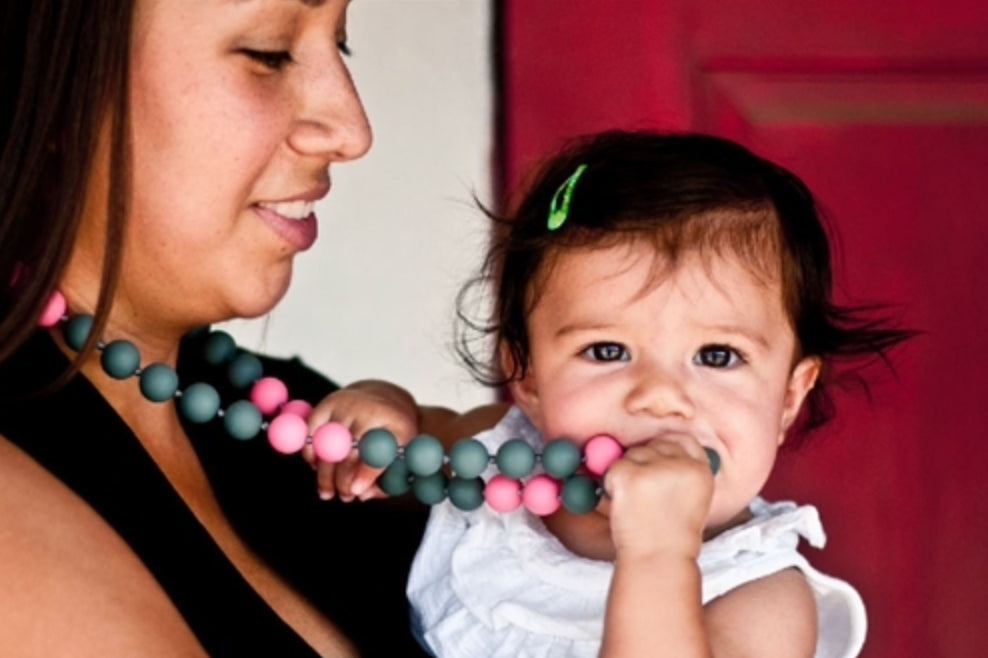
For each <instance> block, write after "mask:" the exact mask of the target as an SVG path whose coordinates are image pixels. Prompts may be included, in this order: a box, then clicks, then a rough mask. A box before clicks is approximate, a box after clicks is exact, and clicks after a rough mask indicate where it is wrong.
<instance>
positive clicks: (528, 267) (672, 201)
mask: <svg viewBox="0 0 988 658" xmlns="http://www.w3.org/2000/svg"><path fill="white" fill-rule="evenodd" d="M581 165H586V167H585V169H584V170H583V172H582V174H581V175H580V177H579V179H578V182H577V183H576V184H575V186H574V187H573V190H572V196H571V199H570V203H569V209H568V213H567V217H566V220H565V222H564V224H563V225H562V226H561V227H560V228H559V229H557V230H550V229H549V228H548V227H547V217H548V214H549V207H550V205H551V204H552V201H553V197H554V195H556V193H557V190H559V189H560V186H562V185H564V184H565V182H566V181H567V179H568V178H569V177H570V176H572V175H573V174H574V172H576V170H577V168H578V167H580V166H581ZM525 190H526V191H525V193H524V194H523V195H522V196H521V198H520V199H519V200H518V202H517V203H516V204H515V205H514V207H513V209H510V210H509V212H508V213H507V214H506V215H498V214H496V213H494V212H491V211H489V210H487V209H484V212H485V213H486V214H487V215H488V216H489V217H491V219H493V220H494V222H495V227H496V230H495V232H494V237H493V242H492V244H491V247H490V250H489V252H488V256H487V258H486V260H485V262H484V266H483V269H482V271H481V273H480V275H479V276H478V277H476V278H475V279H473V280H472V281H470V282H468V283H467V285H466V286H465V287H464V288H463V290H462V291H461V293H460V296H459V298H458V315H459V319H460V324H459V331H458V336H457V351H458V353H459V354H460V356H461V358H462V359H463V360H464V362H465V363H466V364H467V366H468V367H469V368H470V370H471V371H472V373H473V375H474V377H475V378H476V379H478V381H481V382H483V383H485V384H487V385H491V386H502V385H504V384H506V383H508V382H511V381H513V380H517V379H519V378H521V377H523V376H524V374H525V372H526V368H527V366H528V363H529V347H530V346H529V339H528V331H527V323H526V318H527V317H528V315H529V312H530V311H531V309H532V308H533V306H534V305H535V303H536V302H537V301H538V296H539V290H538V288H539V287H540V286H541V284H542V282H543V281H544V280H545V276H546V274H547V272H548V271H549V270H551V268H552V263H553V260H554V258H555V257H556V256H557V255H558V254H559V253H560V252H561V251H563V250H568V249H573V248H580V247H591V246H605V247H606V246H613V245H615V244H618V243H620V242H624V241H627V240H631V239H645V240H651V241H653V242H654V244H655V246H656V249H657V251H658V253H661V254H663V256H664V257H665V260H666V261H667V267H674V266H675V264H676V262H677V259H678V258H679V257H680V256H681V255H682V254H685V253H687V252H691V251H696V250H698V249H699V250H701V251H704V250H706V251H710V252H713V253H715V254H720V253H723V252H724V251H727V252H729V253H731V254H734V255H736V256H739V257H740V258H741V260H742V261H743V262H744V263H746V264H750V266H751V267H752V270H753V272H755V273H759V274H769V275H770V276H772V277H779V280H780V282H781V286H782V291H783V293H782V294H783V303H784V306H785V310H786V313H787V315H788V318H789V321H790V323H791V325H792V328H793V331H794V333H795V334H796V340H797V350H798V354H795V355H794V362H795V359H798V358H800V357H802V356H809V355H813V356H818V357H820V358H821V360H822V362H823V365H824V368H823V371H822V373H821V381H820V383H818V385H817V386H816V387H815V388H814V389H813V390H812V391H811V392H810V394H809V395H808V396H807V399H806V404H805V405H804V413H803V415H802V418H801V427H800V429H802V430H810V429H813V428H815V427H818V426H820V425H822V424H823V423H824V422H826V421H827V420H828V419H829V418H830V417H831V416H832V415H833V405H832V401H831V398H830V396H829V394H828V391H827V388H828V387H827V386H825V384H826V383H827V381H826V380H827V379H829V378H827V377H826V375H828V374H829V370H830V366H831V365H832V362H833V361H835V360H841V361H850V362H857V361H868V360H871V359H874V358H878V359H881V360H882V361H884V362H885V363H886V364H889V360H888V351H889V350H890V349H891V348H892V347H893V346H895V345H896V344H898V343H899V342H901V341H902V340H904V339H906V338H908V337H909V336H910V335H912V333H913V332H910V331H908V330H904V329H900V328H896V327H894V326H893V325H892V324H891V323H890V322H888V321H887V320H886V319H885V318H882V317H876V314H875V311H876V307H874V306H839V305H837V304H835V303H834V302H833V300H832V298H831V288H832V271H831V253H830V244H829V240H828V235H827V229H826V228H825V227H824V224H823V222H822V220H821V217H820V213H819V212H818V208H817V204H816V201H815V200H814V198H813V195H812V194H811V193H810V191H809V189H808V188H807V187H806V185H805V184H804V183H803V182H802V181H801V180H800V179H799V178H797V177H796V176H795V175H794V174H792V173H791V172H789V171H787V170H786V169H784V168H783V167H780V166H779V165H776V164H774V163H772V162H769V161H768V160H765V159H763V158H761V157H758V156H756V155H755V154H753V153H751V152H750V151H749V150H748V149H746V148H744V147H742V146H740V145H739V144H736V143H734V142H732V141H730V140H727V139H723V138H719V137H713V136H709V135H701V134H693V133H659V132H651V131H638V132H625V131H610V132H604V133H600V134H596V135H591V136H588V137H583V138H579V139H576V140H574V141H572V142H571V143H570V144H569V145H568V146H567V147H566V148H565V149H563V150H562V151H560V152H559V153H558V154H556V155H555V156H553V157H551V158H550V159H549V160H548V161H546V162H545V163H544V164H543V166H542V167H541V168H540V169H539V170H538V171H537V172H536V174H535V176H534V177H533V179H532V181H531V183H530V184H529V185H527V186H526V187H525ZM479 290H486V291H488V294H490V295H493V299H492V300H491V302H492V303H491V304H490V307H491V308H490V315H489V317H487V318H486V319H485V320H481V321H477V320H476V319H474V318H472V316H471V313H470V312H469V311H468V309H467V307H468V306H471V305H472V304H473V303H475V302H476V301H477V297H476V294H475V293H477V292H478V291H479ZM491 339H493V345H494V350H493V354H491V353H490V352H491V350H490V347H491V342H490V340H491ZM480 344H482V345H484V350H485V354H484V355H483V356H480V355H478V354H477V349H476V346H477V345H480ZM502 356H506V357H507V358H506V359H502V358H500V357H502ZM505 361H506V362H507V364H508V367H507V368H503V367H502V364H503V362H505Z"/></svg>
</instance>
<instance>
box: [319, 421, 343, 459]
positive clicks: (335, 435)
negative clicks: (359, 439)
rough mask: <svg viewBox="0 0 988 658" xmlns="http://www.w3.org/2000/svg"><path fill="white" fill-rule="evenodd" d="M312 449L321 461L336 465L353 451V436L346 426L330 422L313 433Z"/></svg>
mask: <svg viewBox="0 0 988 658" xmlns="http://www.w3.org/2000/svg"><path fill="white" fill-rule="evenodd" d="M312 447H313V448H314V449H315V451H316V456H317V457H319V459H321V460H323V461H324V462H330V463H331V464H336V463H338V462H341V461H343V460H344V459H346V458H347V456H348V455H349V454H350V451H351V450H352V449H353V434H351V433H350V430H349V429H348V428H347V426H346V425H343V424H342V423H337V422H335V421H330V422H328V423H326V424H324V425H320V426H319V427H317V428H316V431H315V432H313V433H312Z"/></svg>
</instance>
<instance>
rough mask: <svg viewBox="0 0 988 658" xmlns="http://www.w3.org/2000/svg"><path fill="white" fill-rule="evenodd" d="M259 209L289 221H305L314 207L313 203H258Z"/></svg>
mask: <svg viewBox="0 0 988 658" xmlns="http://www.w3.org/2000/svg"><path fill="white" fill-rule="evenodd" d="M257 205H258V206H260V207H261V208H266V209H267V210H270V211H272V212H276V213H278V214H279V215H281V216H282V217H288V218H289V219H305V218H306V217H308V216H309V215H311V214H312V208H313V207H314V206H315V202H314V201H280V202H276V203H266V202H263V201H262V202H259V203H258V204H257Z"/></svg>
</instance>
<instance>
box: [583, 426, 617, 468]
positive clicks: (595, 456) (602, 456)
mask: <svg viewBox="0 0 988 658" xmlns="http://www.w3.org/2000/svg"><path fill="white" fill-rule="evenodd" d="M583 454H584V455H585V456H586V466H587V470H588V471H590V472H591V473H593V474H594V475H603V474H604V471H606V470H607V468H608V467H609V466H610V465H611V464H612V463H613V462H614V460H615V459H618V458H619V457H621V455H623V454H624V447H623V446H622V445H621V444H620V443H618V442H617V439H615V438H614V437H613V436H611V435H610V434H598V435H597V436H595V437H593V438H591V439H590V440H589V441H587V442H586V443H585V444H584V446H583Z"/></svg>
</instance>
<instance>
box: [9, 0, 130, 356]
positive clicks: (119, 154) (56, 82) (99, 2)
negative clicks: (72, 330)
mask: <svg viewBox="0 0 988 658" xmlns="http://www.w3.org/2000/svg"><path fill="white" fill-rule="evenodd" d="M3 4H4V6H3V8H2V9H0V61H2V62H3V64H2V67H0V360H3V359H4V358H6V357H7V356H8V355H9V354H10V353H11V352H13V351H14V350H15V349H16V348H17V346H18V345H20V344H21V342H23V341H24V340H25V339H26V337H27V336H28V335H29V334H30V333H31V331H32V330H33V329H34V326H35V320H36V318H37V317H38V314H39V312H40V310H41V308H42V307H43V305H44V304H45V302H46V301H47V299H48V297H49V295H50V294H51V292H52V291H53V290H54V289H55V287H56V285H57V282H58V279H59V276H60V275H61V273H62V271H63V270H64V268H65V266H66V263H67V262H68V259H69V256H70V253H71V248H72V245H73V242H74V240H75V237H76V234H77V232H78V227H79V223H80V217H81V214H82V208H83V203H84V200H85V198H86V191H87V187H88V184H89V180H90V177H91V176H92V172H93V166H94V152H95V149H96V145H97V140H98V138H99V135H100V131H101V130H107V131H108V134H107V137H108V142H109V152H110V156H109V160H110V163H109V172H108V173H109V181H110V183H109V198H108V203H107V208H106V212H107V226H108V228H107V234H106V251H105V254H106V256H105V260H104V266H103V275H102V281H101V284H100V301H99V304H98V307H97V309H95V316H96V320H95V324H94V327H95V330H94V331H93V332H92V334H91V335H92V336H93V340H94V339H95V336H97V335H99V333H100V331H101V329H102V327H103V325H104V324H105V322H106V316H107V313H108V311H109V300H110V298H111V296H112V292H113V289H114V287H115V284H116V279H117V275H118V272H119V266H120V257H121V248H122V238H123V232H124V222H125V218H126V211H127V189H128V183H127V181H128V175H127V172H128V148H129V140H128V130H127V122H128V118H127V117H128V114H127V98H128V84H127V76H128V68H129V67H128V59H129V50H130V33H131V19H132V13H133V0H86V1H85V2H79V1H75V0H72V1H65V0H25V1H19V0H18V1H12V2H5V3H3Z"/></svg>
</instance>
